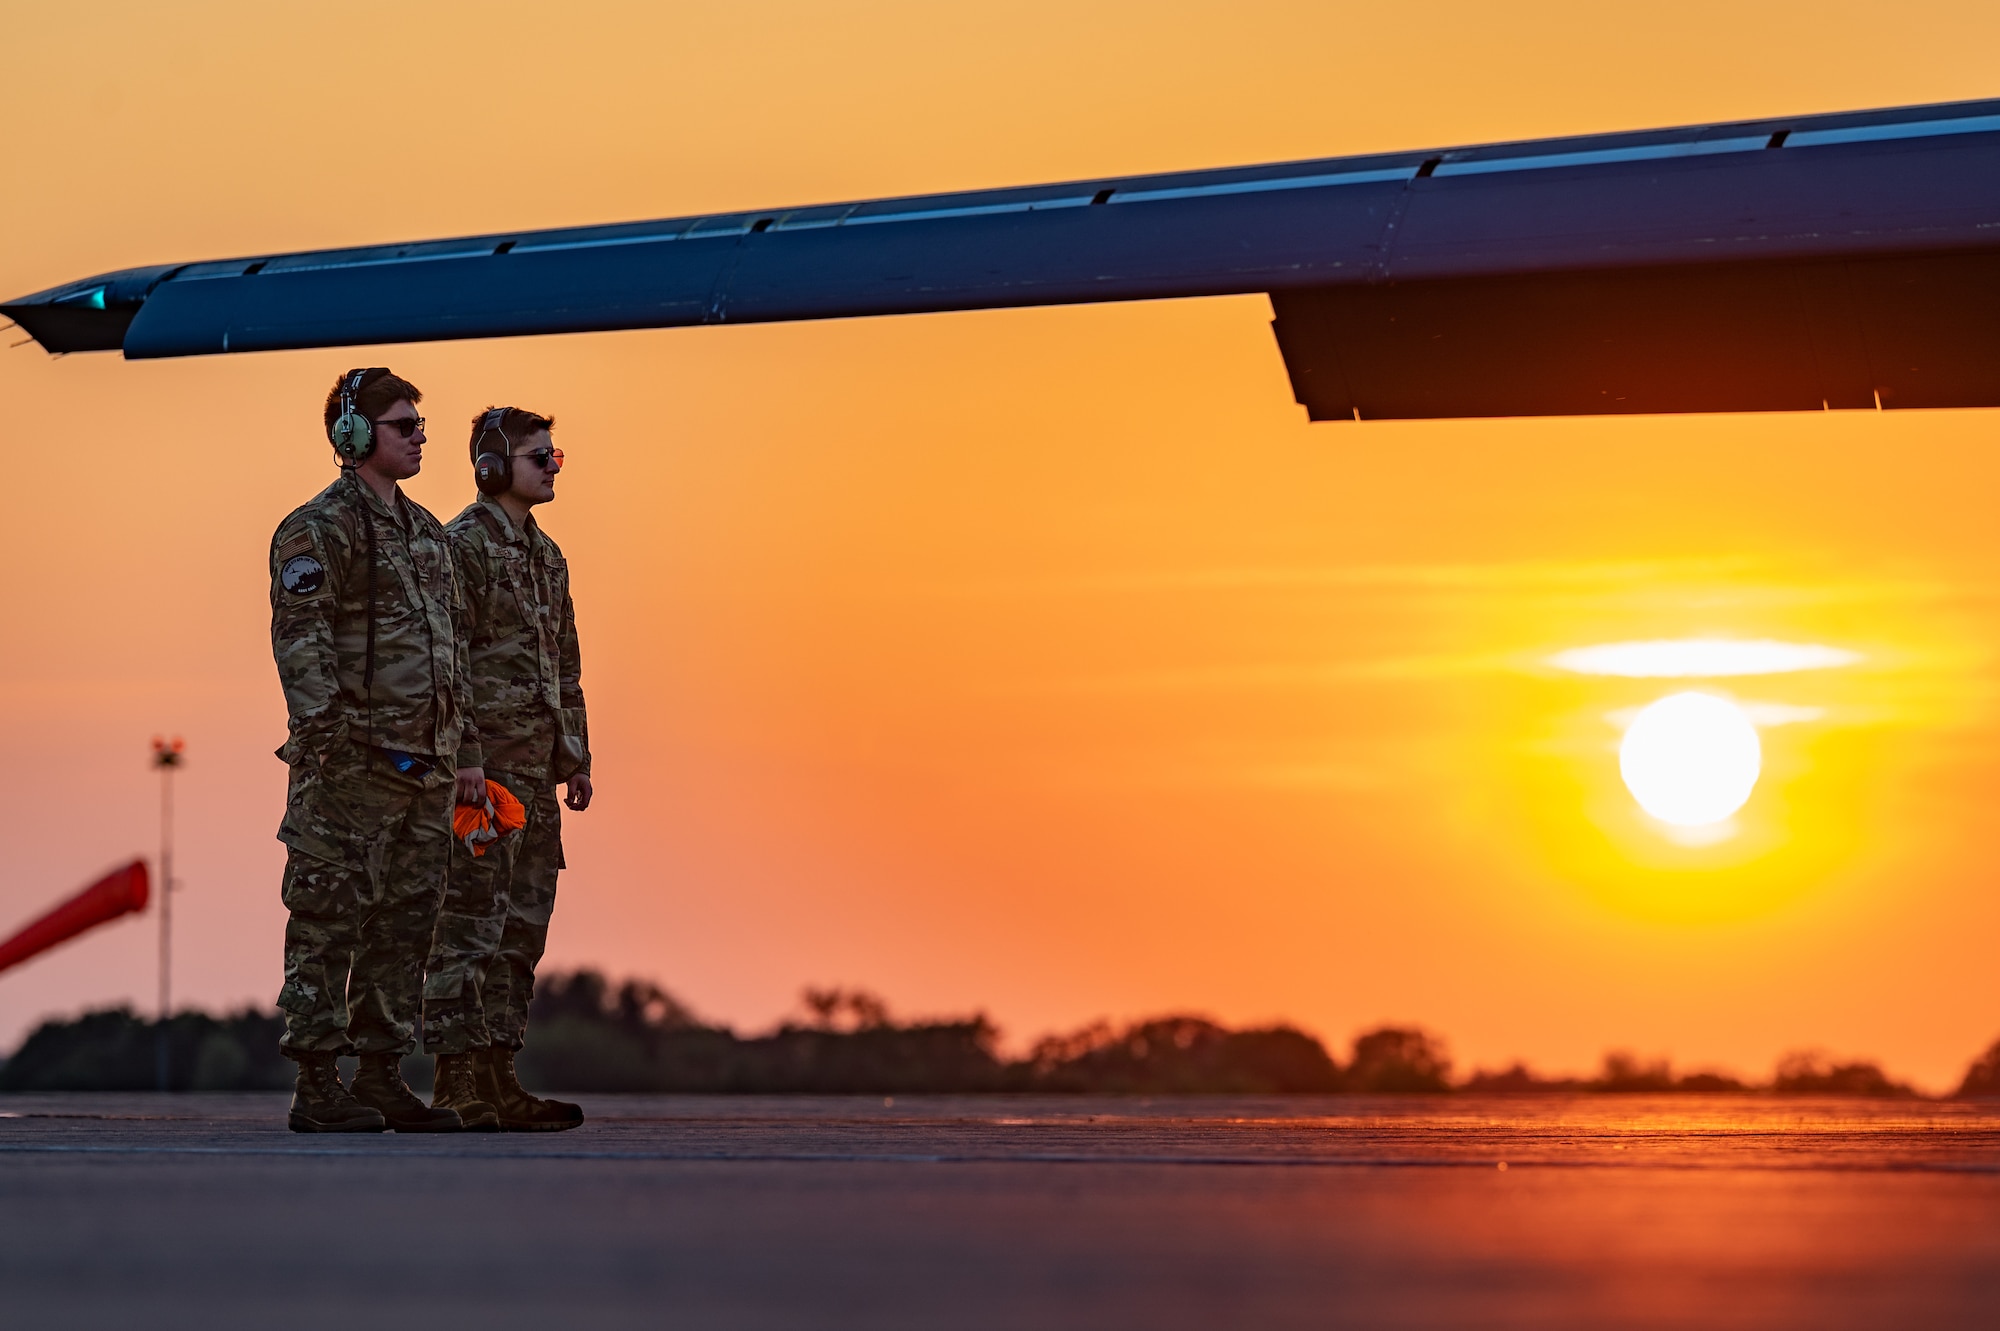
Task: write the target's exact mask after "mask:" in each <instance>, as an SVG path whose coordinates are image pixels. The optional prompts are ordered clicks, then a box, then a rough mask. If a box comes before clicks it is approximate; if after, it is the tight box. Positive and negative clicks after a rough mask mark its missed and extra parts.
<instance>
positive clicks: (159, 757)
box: [153, 735, 186, 1091]
mask: <svg viewBox="0 0 2000 1331" xmlns="http://www.w3.org/2000/svg"><path fill="white" fill-rule="evenodd" d="M185 748H186V746H185V745H184V744H182V743H181V737H180V736H179V735H176V736H174V737H173V739H171V740H164V739H161V738H160V737H159V736H158V735H155V736H154V737H153V766H155V767H157V768H158V769H159V770H160V1021H159V1025H157V1026H155V1027H154V1028H153V1030H154V1039H153V1072H154V1077H155V1081H156V1082H157V1084H158V1086H159V1088H160V1089H161V1090H163V1091H164V1090H166V1089H167V1017H168V1016H169V1015H170V1014H171V1013H172V1011H173V998H174V953H173V944H174V772H175V771H176V770H177V769H178V768H179V767H180V765H181V753H182V751H183V750H184V749H185Z"/></svg>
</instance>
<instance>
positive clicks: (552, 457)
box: [514, 448, 562, 471]
mask: <svg viewBox="0 0 2000 1331" xmlns="http://www.w3.org/2000/svg"><path fill="white" fill-rule="evenodd" d="M514 456H515V457H517V458H526V459H527V460H528V461H529V462H532V463H534V464H535V465H536V466H537V467H540V468H541V469H542V470H543V471H561V470H562V450H561V449H560V448H536V449H530V450H529V451H528V452H526V453H516V454H514Z"/></svg>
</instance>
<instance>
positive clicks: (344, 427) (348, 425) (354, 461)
mask: <svg viewBox="0 0 2000 1331" xmlns="http://www.w3.org/2000/svg"><path fill="white" fill-rule="evenodd" d="M377 373H380V374H387V373H388V371H387V370H386V369H383V368H381V367H380V366H371V367H368V368H365V369H360V370H349V371H348V372H347V377H346V378H345V379H342V380H341V381H340V415H338V416H336V417H334V421H333V428H332V429H330V430H328V431H327V432H326V437H327V438H328V439H329V440H331V441H332V443H333V451H334V452H336V453H338V454H340V457H341V465H342V466H344V467H352V466H355V465H358V464H359V463H362V462H365V461H367V459H368V455H369V454H370V453H373V452H374V451H375V425H374V422H372V421H370V420H369V419H368V418H367V417H366V416H363V415H362V414H361V412H360V411H359V409H357V408H356V406H355V401H354V400H355V397H356V395H357V394H359V393H360V392H361V384H362V381H363V380H365V379H367V378H368V376H369V375H371V374H377Z"/></svg>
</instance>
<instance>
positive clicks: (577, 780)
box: [563, 772, 590, 813]
mask: <svg viewBox="0 0 2000 1331" xmlns="http://www.w3.org/2000/svg"><path fill="white" fill-rule="evenodd" d="M563 803H564V804H567V805H569V807H570V808H572V809H575V810H576V811H577V812H578V813H582V812H583V811H584V810H585V809H588V808H589V807H590V773H588V772H578V773H577V774H576V775H575V776H573V777H571V778H570V779H569V793H568V794H566V795H564V796H563Z"/></svg>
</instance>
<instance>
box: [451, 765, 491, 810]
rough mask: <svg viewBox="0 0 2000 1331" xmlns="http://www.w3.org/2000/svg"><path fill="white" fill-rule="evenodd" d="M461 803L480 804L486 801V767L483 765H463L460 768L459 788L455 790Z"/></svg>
mask: <svg viewBox="0 0 2000 1331" xmlns="http://www.w3.org/2000/svg"><path fill="white" fill-rule="evenodd" d="M455 793H456V794H457V796H458V802H459V803H460V804H469V805H473V806H478V805H481V804H484V803H486V769H485V768H483V767H461V768H459V769H458V790H457V791H456V792H455Z"/></svg>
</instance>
